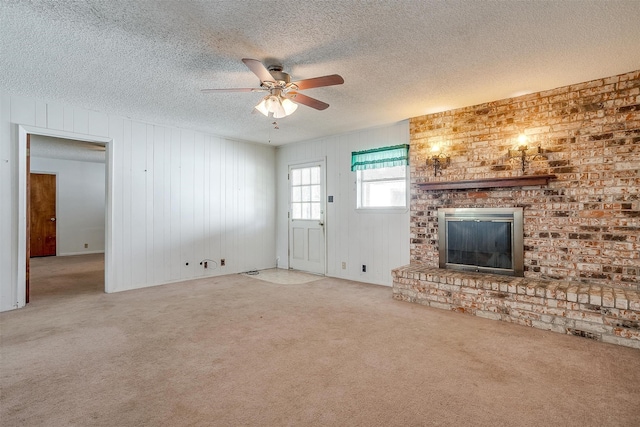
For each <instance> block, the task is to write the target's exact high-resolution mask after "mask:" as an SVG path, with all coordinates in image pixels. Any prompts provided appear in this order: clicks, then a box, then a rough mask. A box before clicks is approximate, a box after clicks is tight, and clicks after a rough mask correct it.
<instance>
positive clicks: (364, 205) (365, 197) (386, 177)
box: [351, 145, 409, 209]
mask: <svg viewBox="0 0 640 427" xmlns="http://www.w3.org/2000/svg"><path fill="white" fill-rule="evenodd" d="M408 160H409V146H408V145H396V146H392V147H382V148H376V149H373V150H366V151H358V152H353V153H351V170H352V171H356V175H357V185H356V187H357V207H358V209H369V208H371V209H379V208H387V209H388V208H404V209H406V207H407V165H408Z"/></svg>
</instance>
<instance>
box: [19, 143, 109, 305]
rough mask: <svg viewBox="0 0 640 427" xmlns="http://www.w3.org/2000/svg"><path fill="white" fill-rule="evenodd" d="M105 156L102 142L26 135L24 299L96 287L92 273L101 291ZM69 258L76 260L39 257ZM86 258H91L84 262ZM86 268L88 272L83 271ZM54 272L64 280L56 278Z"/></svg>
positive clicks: (102, 279)
mask: <svg viewBox="0 0 640 427" xmlns="http://www.w3.org/2000/svg"><path fill="white" fill-rule="evenodd" d="M105 160H106V159H105V146H104V144H100V143H88V142H84V141H76V140H69V139H62V138H53V137H48V136H42V135H31V136H30V138H29V169H30V174H29V183H28V186H27V187H28V192H29V200H28V211H29V212H28V216H29V218H28V221H29V225H28V227H27V228H28V230H29V236H28V238H29V245H28V246H29V248H30V253H29V258H30V259H29V264H30V269H29V271H30V276H29V288H28V289H27V296H26V298H27V302H29V300H30V299H31V298H33V297H38V296H39V295H49V294H51V292H52V291H53V290H54V289H58V290H64V292H67V293H68V292H70V291H71V290H73V289H75V290H76V291H82V287H83V286H84V287H89V288H90V289H95V288H96V285H97V284H96V283H91V282H90V281H88V280H87V279H88V277H91V278H92V280H94V281H95V276H96V274H98V281H99V287H100V288H101V289H102V290H104V242H105V238H104V236H105V216H106V215H105V200H106V179H105ZM90 254H91V255H92V256H89V255H90ZM98 254H99V256H97V255H98ZM69 256H73V257H75V258H79V259H76V260H74V262H70V261H71V260H69V259H67V260H62V259H59V260H51V259H50V260H44V259H41V258H42V257H69ZM87 257H88V259H89V260H93V262H91V263H87V262H82V259H83V258H87ZM36 258H38V259H36ZM89 266H90V267H91V270H92V271H91V274H90V275H87V274H86V272H84V273H83V272H81V270H86V269H87V268H88V267H89ZM96 269H99V270H100V271H93V270H96ZM76 270H77V274H74V273H76ZM47 272H50V274H47ZM56 276H57V277H59V278H60V279H62V277H63V276H64V277H65V278H66V279H65V280H66V282H65V281H64V280H57V281H54V280H53V279H54V278H55V277H56ZM83 281H84V282H85V283H84V285H83ZM67 282H68V283H67ZM54 284H55V285H54Z"/></svg>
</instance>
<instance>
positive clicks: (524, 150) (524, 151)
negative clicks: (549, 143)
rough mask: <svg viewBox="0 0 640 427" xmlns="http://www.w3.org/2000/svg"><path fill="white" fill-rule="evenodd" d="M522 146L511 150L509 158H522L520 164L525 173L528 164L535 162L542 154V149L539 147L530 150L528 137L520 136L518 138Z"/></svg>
mask: <svg viewBox="0 0 640 427" xmlns="http://www.w3.org/2000/svg"><path fill="white" fill-rule="evenodd" d="M518 141H519V142H520V145H519V146H518V148H516V149H515V150H509V157H511V158H512V159H513V158H520V162H521V164H522V173H523V174H524V173H525V169H526V167H527V163H529V162H531V161H532V160H534V159H535V158H536V157H538V156H539V155H540V154H541V153H542V149H541V148H540V147H539V146H538V147H534V148H529V147H528V146H527V143H526V137H523V136H520V137H519V138H518Z"/></svg>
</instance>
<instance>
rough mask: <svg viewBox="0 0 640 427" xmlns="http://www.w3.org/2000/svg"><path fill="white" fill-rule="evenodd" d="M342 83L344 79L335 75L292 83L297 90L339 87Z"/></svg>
mask: <svg viewBox="0 0 640 427" xmlns="http://www.w3.org/2000/svg"><path fill="white" fill-rule="evenodd" d="M342 83H344V79H343V78H342V77H340V76H339V75H337V74H331V75H330V76H322V77H314V78H312V79H305V80H298V81H297V82H293V84H294V85H296V86H298V90H305V89H312V88H314V87H323V86H333V85H341V84H342Z"/></svg>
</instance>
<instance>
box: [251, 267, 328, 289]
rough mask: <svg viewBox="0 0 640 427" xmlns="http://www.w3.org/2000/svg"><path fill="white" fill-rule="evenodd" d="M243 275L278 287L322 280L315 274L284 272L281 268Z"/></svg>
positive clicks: (294, 271)
mask: <svg viewBox="0 0 640 427" xmlns="http://www.w3.org/2000/svg"><path fill="white" fill-rule="evenodd" d="M243 275H245V276H248V277H252V278H254V279H258V280H264V281H265V282H270V283H277V284H280V285H301V284H303V283H310V282H315V281H316V280H320V279H322V278H323V276H318V275H316V274H309V273H304V272H302V271H296V270H284V269H282V268H271V269H269V270H260V271H253V272H251V273H243Z"/></svg>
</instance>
